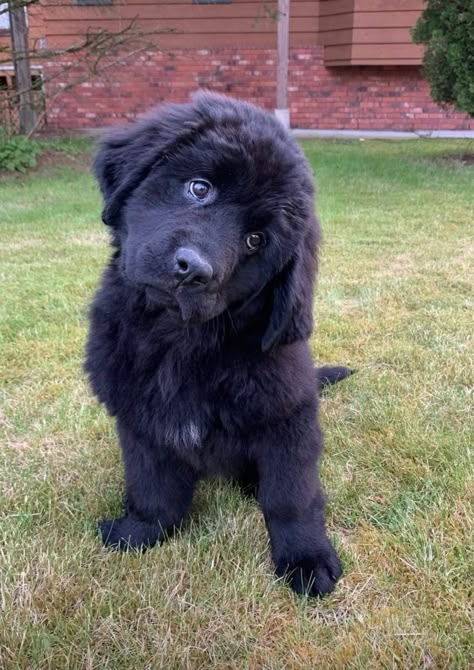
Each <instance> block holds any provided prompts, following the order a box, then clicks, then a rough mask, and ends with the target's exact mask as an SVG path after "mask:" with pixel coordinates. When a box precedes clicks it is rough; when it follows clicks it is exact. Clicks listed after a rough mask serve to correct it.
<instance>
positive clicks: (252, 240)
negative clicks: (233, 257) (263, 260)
mask: <svg viewBox="0 0 474 670" xmlns="http://www.w3.org/2000/svg"><path fill="white" fill-rule="evenodd" d="M264 242H265V237H264V236H263V233H250V235H247V237H246V238H245V244H246V246H247V249H248V250H249V251H257V249H259V248H260V247H261V246H262V245H263V243H264Z"/></svg>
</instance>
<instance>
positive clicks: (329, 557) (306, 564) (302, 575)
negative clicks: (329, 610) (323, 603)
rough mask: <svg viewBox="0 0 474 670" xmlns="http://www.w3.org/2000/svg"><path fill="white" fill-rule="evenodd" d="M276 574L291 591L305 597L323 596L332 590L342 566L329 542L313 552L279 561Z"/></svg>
mask: <svg viewBox="0 0 474 670" xmlns="http://www.w3.org/2000/svg"><path fill="white" fill-rule="evenodd" d="M276 574H277V575H278V577H283V578H284V579H285V581H286V582H288V584H289V585H290V586H291V588H292V589H293V591H295V592H296V593H299V594H303V595H307V596H312V597H316V596H324V595H326V594H328V593H331V591H332V590H333V589H334V587H335V585H336V582H337V580H338V579H339V577H340V576H341V574H342V565H341V561H340V560H339V556H338V555H337V553H336V550H335V549H334V547H333V546H332V545H331V543H330V542H329V540H328V541H327V543H326V544H325V545H324V546H323V547H318V549H317V550H315V551H312V552H311V551H308V552H304V553H301V554H300V555H299V556H291V557H287V558H282V559H280V560H279V561H278V562H277V564H276Z"/></svg>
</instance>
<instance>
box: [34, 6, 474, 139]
mask: <svg viewBox="0 0 474 670" xmlns="http://www.w3.org/2000/svg"><path fill="white" fill-rule="evenodd" d="M87 1H89V2H93V1H94V0H86V2H87ZM105 1H107V0H105ZM202 1H203V0H198V2H199V3H201V2H202ZM40 2H41V4H40V5H35V6H34V7H32V8H31V10H30V12H33V10H34V11H35V12H36V11H38V12H40V14H41V15H40V16H38V17H36V18H35V17H34V16H33V15H32V16H31V19H30V21H31V28H32V32H33V26H35V27H34V31H35V35H36V37H37V38H38V39H39V37H42V38H43V40H45V44H44V43H43V46H46V47H47V48H50V49H54V48H67V47H71V46H72V45H77V44H79V43H80V42H81V41H82V40H83V39H84V35H86V33H87V32H88V31H94V30H96V29H99V28H100V29H104V28H106V29H108V30H111V31H119V30H123V29H124V28H125V27H126V26H128V25H129V24H130V22H131V21H134V20H135V28H136V29H138V30H140V31H143V32H145V33H149V32H150V31H151V32H152V33H154V34H153V35H149V36H148V37H146V40H147V41H149V40H151V41H152V42H154V43H155V45H156V46H155V47H154V48H153V49H152V50H150V51H145V50H144V49H143V40H142V39H141V40H139V44H138V45H137V44H135V45H134V47H133V49H131V48H130V47H129V48H128V50H127V53H124V52H123V51H122V53H121V54H114V55H113V56H111V58H110V62H111V63H113V65H112V66H111V67H110V68H109V69H108V70H107V71H106V72H104V73H103V74H102V75H101V76H100V77H94V78H92V79H91V78H90V77H89V76H88V75H87V67H86V63H85V58H84V54H83V53H75V54H74V55H72V56H69V55H67V54H65V55H64V56H63V57H61V58H56V59H55V60H54V61H50V62H48V61H46V60H44V61H41V63H42V67H43V70H44V74H45V79H46V82H47V83H46V92H47V94H48V95H47V99H48V110H47V112H48V114H47V118H48V123H49V125H50V126H51V127H53V128H57V129H65V128H83V127H97V126H105V125H108V124H112V123H118V122H123V121H124V120H127V119H132V118H134V117H135V116H136V115H137V114H140V113H141V112H143V111H144V110H145V109H147V108H148V107H149V106H151V105H153V104H155V103H157V102H162V101H171V100H174V101H183V100H187V99H188V97H189V95H190V94H191V93H192V92H193V91H194V90H196V88H198V87H207V88H210V89H213V90H217V91H221V92H224V93H229V94H231V95H235V96H237V97H242V98H246V99H249V100H253V101H254V102H256V103H258V104H261V105H263V106H264V107H266V108H268V109H273V108H274V106H275V93H276V90H275V88H276V87H275V79H276V14H275V12H276V2H273V1H272V0H270V1H266V0H232V2H230V3H222V4H219V3H216V1H215V0H212V2H211V3H210V4H197V3H196V2H193V0H166V1H164V2H163V1H162V0H113V4H111V5H101V6H97V5H84V4H80V5H79V4H77V2H84V0H40ZM102 2H104V0H102ZM422 7H423V1H422V0H292V3H291V21H290V28H291V31H290V45H291V49H290V69H289V95H290V106H291V123H292V125H293V126H295V127H306V128H328V129H330V128H334V129H338V128H341V129H342V128H352V129H379V130H384V129H393V130H425V129H453V130H459V129H467V128H473V127H474V126H473V122H472V121H471V120H469V119H468V118H467V117H466V116H465V115H464V114H460V113H456V112H454V111H453V110H452V109H451V108H442V107H440V106H438V105H435V104H434V103H433V102H432V100H431V98H430V95H429V89H428V85H427V82H426V81H425V80H424V79H423V76H422V72H421V68H420V63H421V53H422V52H421V50H420V48H419V47H418V46H415V45H413V44H412V43H411V40H410V33H409V29H410V27H411V26H412V25H413V24H414V23H415V21H416V18H417V17H418V15H419V13H420V11H421V9H422ZM157 31H158V32H157ZM143 39H145V38H143ZM43 40H42V42H43ZM136 47H138V50H137V51H135V48H136ZM140 47H141V48H140ZM156 47H158V48H156ZM131 51H134V54H133V55H131V54H130V52H131ZM82 79H87V81H84V82H83V83H81V84H79V85H76V86H74V87H73V88H69V86H70V85H71V83H73V82H77V81H79V80H82Z"/></svg>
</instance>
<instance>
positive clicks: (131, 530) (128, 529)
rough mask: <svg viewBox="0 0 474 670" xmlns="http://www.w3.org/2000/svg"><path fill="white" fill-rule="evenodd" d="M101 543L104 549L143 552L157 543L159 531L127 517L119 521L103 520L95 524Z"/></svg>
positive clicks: (154, 527)
mask: <svg viewBox="0 0 474 670" xmlns="http://www.w3.org/2000/svg"><path fill="white" fill-rule="evenodd" d="M97 527H98V530H99V533H100V536H101V538H102V542H103V543H104V545H105V546H106V547H110V548H111V549H119V550H120V551H127V550H129V549H138V550H141V551H144V550H145V549H148V548H149V547H153V545H154V544H156V542H157V541H158V537H159V530H158V529H157V528H156V526H154V525H153V524H150V523H146V522H144V521H138V520H136V519H133V518H132V517H129V516H124V517H122V518H120V519H104V520H103V521H99V523H98V524H97Z"/></svg>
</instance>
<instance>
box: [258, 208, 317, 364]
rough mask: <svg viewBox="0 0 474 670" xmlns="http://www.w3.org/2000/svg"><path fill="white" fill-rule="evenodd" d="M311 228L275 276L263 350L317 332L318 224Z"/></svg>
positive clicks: (290, 342) (315, 222) (289, 342)
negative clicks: (315, 290) (314, 290)
mask: <svg viewBox="0 0 474 670" xmlns="http://www.w3.org/2000/svg"><path fill="white" fill-rule="evenodd" d="M311 224H312V225H311V228H310V229H309V230H308V232H307V234H306V236H305V237H304V238H303V240H302V241H301V243H300V244H299V245H298V248H297V249H296V253H295V254H294V256H293V257H292V258H291V259H290V261H289V262H288V263H287V264H286V265H285V267H284V268H283V270H281V272H280V273H279V274H278V275H277V276H276V277H275V279H274V281H273V285H272V291H271V299H272V306H271V312H270V319H269V322H268V326H267V328H266V330H265V332H264V334H263V337H262V351H264V352H266V351H269V350H270V349H271V348H272V347H274V346H276V345H281V344H292V343H293V342H298V341H299V340H307V339H308V337H309V336H310V335H311V332H312V330H313V289H314V277H315V273H316V241H317V234H318V224H317V221H316V219H315V218H314V219H313V220H312V221H311Z"/></svg>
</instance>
